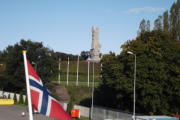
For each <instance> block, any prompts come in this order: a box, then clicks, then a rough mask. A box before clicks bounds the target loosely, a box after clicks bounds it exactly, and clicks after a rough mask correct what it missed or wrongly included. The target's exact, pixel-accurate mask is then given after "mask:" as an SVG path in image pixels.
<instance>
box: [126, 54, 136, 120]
mask: <svg viewBox="0 0 180 120" xmlns="http://www.w3.org/2000/svg"><path fill="white" fill-rule="evenodd" d="M127 53H128V54H131V55H134V106H133V116H132V119H133V120H135V113H136V54H135V53H133V52H130V51H128V52H127Z"/></svg>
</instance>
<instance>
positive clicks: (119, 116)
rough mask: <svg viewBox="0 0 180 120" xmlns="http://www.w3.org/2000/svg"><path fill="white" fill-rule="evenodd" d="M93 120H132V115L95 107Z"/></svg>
mask: <svg viewBox="0 0 180 120" xmlns="http://www.w3.org/2000/svg"><path fill="white" fill-rule="evenodd" d="M93 120H132V114H130V113H125V112H122V111H118V110H109V108H108V109H107V108H101V107H94V108H93Z"/></svg>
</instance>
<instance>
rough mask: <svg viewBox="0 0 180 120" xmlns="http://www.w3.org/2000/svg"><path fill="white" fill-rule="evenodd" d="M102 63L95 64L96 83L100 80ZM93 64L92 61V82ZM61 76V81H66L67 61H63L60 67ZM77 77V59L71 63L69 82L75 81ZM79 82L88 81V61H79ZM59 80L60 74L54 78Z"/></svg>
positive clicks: (90, 71) (90, 76)
mask: <svg viewBox="0 0 180 120" xmlns="http://www.w3.org/2000/svg"><path fill="white" fill-rule="evenodd" d="M100 70H101V68H100V63H95V64H94V81H95V83H99V81H100ZM92 75H93V64H92V63H90V69H89V80H90V82H91V81H92V79H93V76H92ZM60 76H61V83H66V81H67V61H62V62H61V68H60ZM76 77H77V61H70V64H69V79H68V80H69V82H72V83H75V81H76ZM78 80H79V82H81V83H85V84H86V82H87V81H88V62H87V61H80V63H79V79H78ZM53 81H57V82H58V75H57V77H56V78H55V79H54V80H53Z"/></svg>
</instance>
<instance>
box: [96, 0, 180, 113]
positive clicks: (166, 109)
mask: <svg viewBox="0 0 180 120" xmlns="http://www.w3.org/2000/svg"><path fill="white" fill-rule="evenodd" d="M179 10H180V0H178V1H177V2H175V3H174V4H173V5H172V7H171V10H170V15H168V14H169V12H168V11H165V12H164V13H163V17H162V16H159V17H158V18H157V19H156V20H155V21H154V29H153V30H150V21H149V20H147V21H146V20H144V19H143V20H142V21H141V22H140V25H139V33H138V36H137V38H136V39H134V40H129V41H127V42H125V43H124V44H123V45H122V46H121V48H122V51H121V53H120V54H118V55H116V54H115V53H113V52H110V53H109V54H106V55H104V56H103V57H102V60H101V63H102V66H103V68H102V82H101V84H100V86H99V87H98V88H97V89H96V92H95V104H96V105H101V106H106V107H111V108H117V109H120V110H123V111H127V112H132V111H133V90H134V89H133V85H134V62H135V58H134V57H135V56H134V55H131V54H128V53H127V52H128V51H131V52H133V53H134V54H136V58H137V59H136V60H137V61H136V66H137V67H136V113H140V114H157V115H161V114H167V115H170V114H175V113H178V112H179V113H180V107H179V106H180V54H179V53H180V39H179V35H180V33H179V29H180V11H179Z"/></svg>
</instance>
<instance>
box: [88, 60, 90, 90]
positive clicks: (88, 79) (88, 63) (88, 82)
mask: <svg viewBox="0 0 180 120" xmlns="http://www.w3.org/2000/svg"><path fill="white" fill-rule="evenodd" d="M89 64H90V60H89V58H88V87H89Z"/></svg>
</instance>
